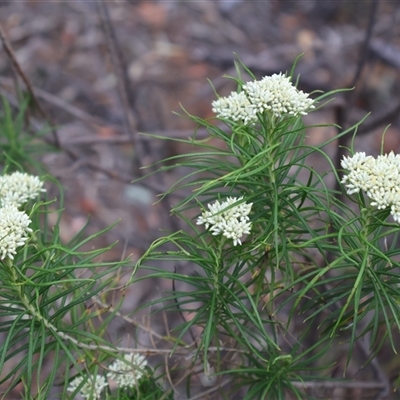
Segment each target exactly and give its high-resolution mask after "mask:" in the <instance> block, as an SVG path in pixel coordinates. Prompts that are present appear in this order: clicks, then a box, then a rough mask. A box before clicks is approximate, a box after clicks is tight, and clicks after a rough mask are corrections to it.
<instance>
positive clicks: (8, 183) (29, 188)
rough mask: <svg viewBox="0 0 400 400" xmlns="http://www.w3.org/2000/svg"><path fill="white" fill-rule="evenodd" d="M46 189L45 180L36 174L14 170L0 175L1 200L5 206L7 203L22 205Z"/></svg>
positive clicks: (16, 205)
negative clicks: (8, 173)
mask: <svg viewBox="0 0 400 400" xmlns="http://www.w3.org/2000/svg"><path fill="white" fill-rule="evenodd" d="M45 191H46V190H45V189H44V188H43V182H42V181H41V180H40V179H39V178H38V177H37V176H34V175H29V174H26V173H24V172H14V173H12V174H11V175H4V176H1V177H0V201H1V205H2V206H3V207H4V206H6V205H14V206H15V207H20V206H22V205H23V204H25V203H27V202H28V201H29V200H33V199H35V198H36V197H37V196H38V195H39V193H40V192H45Z"/></svg>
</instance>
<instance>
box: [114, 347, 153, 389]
mask: <svg viewBox="0 0 400 400" xmlns="http://www.w3.org/2000/svg"><path fill="white" fill-rule="evenodd" d="M124 359H125V360H126V362H123V361H120V360H116V361H115V362H114V363H112V364H111V365H110V366H109V370H110V372H108V374H107V376H108V377H109V378H110V379H112V380H113V381H115V382H116V383H117V384H118V387H120V388H123V387H131V388H134V387H135V386H137V384H138V382H139V380H140V379H141V378H142V377H143V372H144V371H143V368H144V367H145V366H146V365H147V361H146V358H145V357H144V356H142V355H141V354H125V355H124Z"/></svg>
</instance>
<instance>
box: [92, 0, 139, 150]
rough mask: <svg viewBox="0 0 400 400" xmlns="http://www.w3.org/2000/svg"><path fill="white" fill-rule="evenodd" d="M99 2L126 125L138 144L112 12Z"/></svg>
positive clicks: (128, 132)
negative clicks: (111, 16)
mask: <svg viewBox="0 0 400 400" xmlns="http://www.w3.org/2000/svg"><path fill="white" fill-rule="evenodd" d="M97 4H98V9H99V13H100V15H101V19H102V24H103V28H104V32H105V34H106V38H107V42H108V50H109V52H110V56H111V62H112V65H113V69H114V73H115V76H116V78H117V85H118V95H119V99H120V102H121V106H122V110H123V118H124V127H125V130H126V133H127V134H128V135H129V136H130V137H131V140H132V142H133V143H134V144H135V145H137V142H138V140H137V138H136V132H137V128H136V125H137V124H136V118H135V117H134V115H133V112H132V108H131V105H130V104H129V96H128V92H127V88H128V85H129V81H128V78H127V76H126V73H125V69H124V67H123V61H122V56H121V51H120V50H119V47H118V42H117V39H116V36H115V31H114V27H113V25H112V21H111V18H110V14H109V12H108V7H107V4H106V3H105V1H104V0H101V1H100V2H99V3H97ZM137 150H139V149H137Z"/></svg>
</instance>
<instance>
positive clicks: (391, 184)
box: [341, 152, 400, 222]
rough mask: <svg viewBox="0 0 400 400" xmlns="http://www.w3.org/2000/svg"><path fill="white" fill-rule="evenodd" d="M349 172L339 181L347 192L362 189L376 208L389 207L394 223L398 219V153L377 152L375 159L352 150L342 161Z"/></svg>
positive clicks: (399, 216)
mask: <svg viewBox="0 0 400 400" xmlns="http://www.w3.org/2000/svg"><path fill="white" fill-rule="evenodd" d="M341 165H342V167H343V168H345V169H346V170H348V174H347V175H344V176H343V179H342V183H343V184H344V185H345V186H346V189H347V194H353V193H358V192H360V191H364V192H365V193H366V194H367V196H368V197H369V198H370V199H371V203H370V204H371V206H372V207H376V208H377V209H378V210H383V209H386V208H387V207H390V213H391V214H392V216H393V219H394V220H395V221H396V222H400V155H399V154H394V153H393V152H391V153H390V154H385V155H380V156H378V157H377V158H374V157H372V156H366V155H365V153H355V154H354V155H353V156H350V157H343V160H342V162H341Z"/></svg>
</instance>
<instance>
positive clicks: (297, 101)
mask: <svg viewBox="0 0 400 400" xmlns="http://www.w3.org/2000/svg"><path fill="white" fill-rule="evenodd" d="M212 107H213V111H214V112H215V113H216V114H217V115H218V117H220V118H225V119H231V120H233V121H240V122H242V123H243V124H245V125H248V124H254V123H256V122H257V113H261V114H262V113H264V112H265V111H267V112H270V113H271V114H272V115H274V116H275V117H278V118H281V117H283V116H285V115H294V116H297V115H306V114H307V111H308V110H310V109H312V108H315V106H314V105H313V100H312V99H310V98H309V97H308V94H307V93H304V92H303V91H301V90H298V89H297V88H296V87H295V86H293V84H292V82H291V81H290V78H289V77H287V76H285V75H284V74H282V73H280V74H273V75H272V76H265V77H264V78H262V79H261V80H260V81H253V82H247V83H246V84H245V85H243V91H242V92H240V93H235V92H232V93H231V94H230V96H228V97H221V98H219V99H218V100H216V101H213V102H212Z"/></svg>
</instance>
